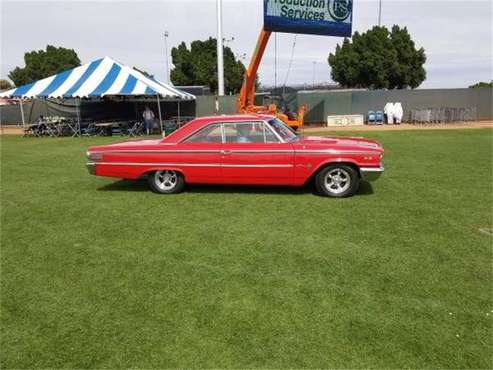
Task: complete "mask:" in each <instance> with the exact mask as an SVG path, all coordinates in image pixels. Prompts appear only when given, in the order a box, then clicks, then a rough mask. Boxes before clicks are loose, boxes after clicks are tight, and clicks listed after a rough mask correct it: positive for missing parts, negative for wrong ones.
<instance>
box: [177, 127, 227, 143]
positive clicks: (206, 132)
mask: <svg viewBox="0 0 493 370" xmlns="http://www.w3.org/2000/svg"><path fill="white" fill-rule="evenodd" d="M222 141H223V139H222V132H221V124H219V123H216V124H213V125H208V126H206V127H204V128H203V129H201V130H199V131H198V132H196V133H195V134H193V135H192V136H190V137H188V138H187V139H185V140H184V141H183V142H184V143H222Z"/></svg>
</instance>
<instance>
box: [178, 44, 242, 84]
mask: <svg viewBox="0 0 493 370" xmlns="http://www.w3.org/2000/svg"><path fill="white" fill-rule="evenodd" d="M171 57H172V59H173V64H174V68H173V69H172V70H171V81H172V82H173V83H174V84H175V85H182V86H183V85H206V86H209V88H210V89H211V91H213V92H215V91H216V90H217V49H216V39H214V38H209V39H208V40H205V41H202V40H196V41H193V42H192V43H191V45H190V49H188V48H187V45H186V44H185V43H184V42H182V43H181V44H180V45H178V47H175V48H173V49H172V50H171ZM244 73H245V66H244V65H243V63H242V62H241V61H239V60H236V58H235V55H234V53H233V51H232V50H231V49H230V48H229V47H227V46H225V47H224V89H225V92H226V93H228V94H229V93H233V94H235V93H238V92H239V91H240V88H241V85H242V83H243V75H244Z"/></svg>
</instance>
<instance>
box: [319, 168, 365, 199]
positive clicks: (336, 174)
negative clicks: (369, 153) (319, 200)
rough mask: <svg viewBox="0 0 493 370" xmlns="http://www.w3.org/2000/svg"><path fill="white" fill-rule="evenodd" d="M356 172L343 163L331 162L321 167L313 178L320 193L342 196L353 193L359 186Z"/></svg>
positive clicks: (336, 196)
mask: <svg viewBox="0 0 493 370" xmlns="http://www.w3.org/2000/svg"><path fill="white" fill-rule="evenodd" d="M359 181H360V179H359V175H358V172H357V171H356V170H355V169H354V168H352V167H350V166H346V165H343V164H331V165H330V166H327V167H325V168H323V169H322V170H321V171H320V172H319V173H318V174H317V177H316V178H315V185H316V187H317V191H318V193H319V194H320V195H325V196H328V197H334V198H344V197H350V196H352V195H354V194H355V193H356V192H357V191H358V188H359Z"/></svg>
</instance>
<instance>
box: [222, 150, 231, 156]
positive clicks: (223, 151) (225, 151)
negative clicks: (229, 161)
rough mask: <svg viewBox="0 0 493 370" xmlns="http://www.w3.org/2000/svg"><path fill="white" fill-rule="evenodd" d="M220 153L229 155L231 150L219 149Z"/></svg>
mask: <svg viewBox="0 0 493 370" xmlns="http://www.w3.org/2000/svg"><path fill="white" fill-rule="evenodd" d="M221 154H223V155H230V154H231V150H221Z"/></svg>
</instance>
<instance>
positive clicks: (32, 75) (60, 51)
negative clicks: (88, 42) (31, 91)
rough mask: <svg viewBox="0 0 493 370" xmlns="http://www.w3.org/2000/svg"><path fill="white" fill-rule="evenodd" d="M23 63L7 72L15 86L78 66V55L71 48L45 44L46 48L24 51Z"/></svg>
mask: <svg viewBox="0 0 493 370" xmlns="http://www.w3.org/2000/svg"><path fill="white" fill-rule="evenodd" d="M24 63H25V64H26V66H25V67H24V68H20V67H16V68H14V69H13V70H12V71H10V73H9V78H10V79H11V80H12V81H13V82H14V84H15V85H16V86H20V85H24V84H26V83H29V82H33V81H36V80H39V79H42V78H45V77H49V76H51V75H53V74H56V73H60V72H62V71H64V70H67V69H70V68H74V67H78V66H80V60H79V57H78V56H77V53H76V52H75V51H74V50H73V49H66V48H63V47H55V46H52V45H48V46H46V50H38V51H36V50H33V51H30V52H27V53H25V54H24Z"/></svg>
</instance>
